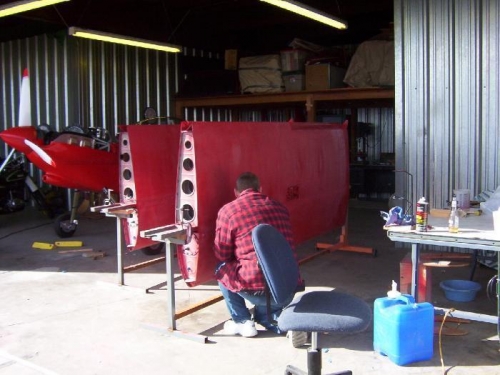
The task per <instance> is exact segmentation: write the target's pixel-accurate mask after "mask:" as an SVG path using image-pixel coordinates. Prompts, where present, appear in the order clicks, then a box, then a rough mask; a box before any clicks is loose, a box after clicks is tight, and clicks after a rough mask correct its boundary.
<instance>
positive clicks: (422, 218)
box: [415, 197, 429, 232]
mask: <svg viewBox="0 0 500 375" xmlns="http://www.w3.org/2000/svg"><path fill="white" fill-rule="evenodd" d="M428 207H429V203H428V202H427V201H426V200H425V197H422V198H420V199H419V200H418V202H417V213H416V214H415V221H416V222H417V226H416V229H417V232H427V216H428Z"/></svg>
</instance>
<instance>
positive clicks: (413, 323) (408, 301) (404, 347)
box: [373, 294, 434, 366]
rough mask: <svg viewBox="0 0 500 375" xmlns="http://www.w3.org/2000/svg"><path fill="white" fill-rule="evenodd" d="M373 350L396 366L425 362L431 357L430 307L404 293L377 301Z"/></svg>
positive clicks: (432, 344) (432, 346)
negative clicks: (416, 301)
mask: <svg viewBox="0 0 500 375" xmlns="http://www.w3.org/2000/svg"><path fill="white" fill-rule="evenodd" d="M373 313H374V318H373V348H374V350H375V351H376V352H378V353H380V354H382V355H385V356H387V357H388V358H389V359H390V360H391V361H392V362H394V363H395V364H397V365H400V366H401V365H406V364H409V363H412V362H419V361H427V360H430V359H432V356H433V354H434V306H432V305H431V304H430V303H428V302H422V303H415V299H414V298H413V297H412V296H411V295H408V294H402V295H400V296H399V297H396V298H389V297H384V298H378V299H376V300H375V302H374V308H373Z"/></svg>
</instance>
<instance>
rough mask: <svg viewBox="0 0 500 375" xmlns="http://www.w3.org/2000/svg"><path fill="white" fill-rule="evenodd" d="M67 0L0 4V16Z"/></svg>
mask: <svg viewBox="0 0 500 375" xmlns="http://www.w3.org/2000/svg"><path fill="white" fill-rule="evenodd" d="M63 1H69V0H24V1H15V2H13V3H9V4H5V5H0V17H5V16H10V15H11V14H16V13H21V12H26V11H28V10H32V9H37V8H41V7H46V6H48V5H54V4H57V3H62V2H63Z"/></svg>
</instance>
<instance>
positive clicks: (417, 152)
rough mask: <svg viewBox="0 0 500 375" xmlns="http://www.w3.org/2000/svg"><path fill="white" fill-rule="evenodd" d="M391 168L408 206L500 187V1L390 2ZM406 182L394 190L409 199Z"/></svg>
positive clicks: (404, 187)
mask: <svg viewBox="0 0 500 375" xmlns="http://www.w3.org/2000/svg"><path fill="white" fill-rule="evenodd" d="M394 19H395V42H396V43H395V46H396V51H395V52H396V155H397V160H396V168H397V169H402V170H406V171H407V172H408V173H410V174H411V175H413V181H414V184H413V191H414V196H413V203H415V201H416V200H417V199H418V198H419V197H420V196H426V197H427V198H428V199H429V201H430V204H431V207H438V208H440V207H444V206H446V204H447V203H446V202H447V201H448V200H449V199H451V196H452V193H453V190H454V189H470V190H471V195H472V196H474V195H476V194H478V193H480V192H481V191H484V190H486V189H494V188H496V187H497V186H498V185H499V184H500V171H499V168H500V167H499V159H500V151H499V147H498V140H499V139H500V126H499V121H500V120H499V119H500V116H499V103H500V83H499V79H498V77H499V73H500V72H499V61H500V60H499V57H500V56H499V53H500V42H499V41H500V2H499V1H498V0H425V1H413V0H395V17H394ZM410 180H411V178H409V177H408V176H407V175H405V174H398V175H397V177H396V187H397V190H398V192H399V193H400V194H405V195H406V196H408V195H409V192H411V191H412V189H411V187H409V186H408V185H409V181H410Z"/></svg>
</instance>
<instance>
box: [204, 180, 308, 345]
mask: <svg viewBox="0 0 500 375" xmlns="http://www.w3.org/2000/svg"><path fill="white" fill-rule="evenodd" d="M234 194H235V196H236V199H235V200H233V201H232V202H229V203H227V204H226V205H224V206H223V207H222V208H221V209H220V210H219V213H218V215H217V222H216V232H215V244H214V245H215V246H214V251H215V256H216V258H217V259H218V260H219V265H218V266H217V269H216V271H215V277H216V279H217V280H218V283H219V287H220V290H221V292H222V295H223V296H224V300H225V302H226V305H227V308H228V310H229V314H230V315H231V320H228V321H227V322H226V323H225V324H224V331H225V333H226V334H229V335H236V334H239V335H241V336H243V337H253V336H256V335H257V329H256V328H255V323H259V324H260V325H262V326H263V327H264V328H266V329H267V330H269V331H272V332H275V333H277V334H284V333H285V332H282V331H281V330H280V329H279V328H278V326H277V325H276V324H274V323H273V322H274V321H276V319H277V318H278V316H279V315H280V313H281V311H282V310H283V308H284V307H285V306H286V305H288V304H289V303H290V302H291V301H292V298H293V295H291V296H290V300H289V301H287V303H286V304H284V305H277V304H276V303H275V302H274V300H273V298H271V299H270V301H271V306H270V307H271V311H270V314H269V315H270V316H269V317H268V312H267V302H266V296H265V292H264V290H265V279H264V275H263V274H262V271H261V270H260V269H259V265H258V262H257V255H256V253H255V249H254V246H253V243H252V229H253V228H254V227H255V226H257V225H258V224H270V225H272V226H274V227H275V228H276V229H278V230H279V231H280V232H281V234H283V236H284V237H285V238H286V239H287V241H288V242H289V243H290V245H291V246H292V248H293V249H294V251H295V248H294V246H293V235H292V228H291V223H290V214H289V212H288V209H287V208H286V207H285V206H284V205H283V204H281V203H279V202H277V201H275V200H273V199H271V198H269V197H268V196H266V195H265V194H262V188H261V186H260V182H259V179H258V177H257V176H256V175H255V174H253V173H251V172H245V173H243V174H241V175H240V176H239V177H238V179H237V181H236V187H235V189H234ZM297 284H298V286H299V285H302V284H303V282H302V280H297ZM245 300H247V301H248V302H250V304H252V305H254V315H253V320H252V315H251V313H250V311H249V309H248V308H247V307H246V304H245Z"/></svg>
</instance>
